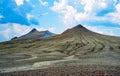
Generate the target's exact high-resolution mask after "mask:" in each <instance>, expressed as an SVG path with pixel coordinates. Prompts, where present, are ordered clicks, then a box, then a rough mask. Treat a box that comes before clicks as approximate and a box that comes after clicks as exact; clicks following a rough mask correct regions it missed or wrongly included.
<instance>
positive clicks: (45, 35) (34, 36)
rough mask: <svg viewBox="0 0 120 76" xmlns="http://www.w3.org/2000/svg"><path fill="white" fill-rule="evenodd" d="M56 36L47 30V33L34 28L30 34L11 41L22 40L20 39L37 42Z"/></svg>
mask: <svg viewBox="0 0 120 76" xmlns="http://www.w3.org/2000/svg"><path fill="white" fill-rule="evenodd" d="M55 35H56V34H54V33H52V32H50V31H48V30H46V31H38V30H37V29H35V28H33V29H32V30H31V31H30V32H28V33H27V34H25V35H23V36H20V37H14V38H12V39H11V40H20V39H31V40H36V39H46V38H51V37H53V36H55Z"/></svg>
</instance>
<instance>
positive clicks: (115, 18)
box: [106, 3, 120, 25]
mask: <svg viewBox="0 0 120 76" xmlns="http://www.w3.org/2000/svg"><path fill="white" fill-rule="evenodd" d="M115 9H116V11H115V12H112V13H109V14H107V15H106V16H107V17H108V18H109V19H110V21H112V22H114V23H118V24H119V25H120V3H119V4H117V5H116V6H115Z"/></svg>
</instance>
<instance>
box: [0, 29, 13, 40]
mask: <svg viewBox="0 0 120 76" xmlns="http://www.w3.org/2000/svg"><path fill="white" fill-rule="evenodd" d="M10 33H11V29H9V28H8V29H6V30H3V31H0V34H1V35H3V36H4V37H5V39H9V38H10Z"/></svg>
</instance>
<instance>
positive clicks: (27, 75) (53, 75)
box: [0, 65, 120, 76]
mask: <svg viewBox="0 0 120 76" xmlns="http://www.w3.org/2000/svg"><path fill="white" fill-rule="evenodd" d="M99 67H100V69H99ZM0 76H120V66H103V65H87V66H82V65H81V66H63V67H51V68H47V69H38V70H29V71H18V72H17V71H16V72H8V73H0Z"/></svg>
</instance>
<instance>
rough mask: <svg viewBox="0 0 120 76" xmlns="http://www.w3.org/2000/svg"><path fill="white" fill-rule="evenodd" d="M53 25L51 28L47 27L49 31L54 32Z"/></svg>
mask: <svg viewBox="0 0 120 76" xmlns="http://www.w3.org/2000/svg"><path fill="white" fill-rule="evenodd" d="M55 29H56V28H55V27H51V28H49V29H48V30H49V31H50V32H55Z"/></svg>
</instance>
